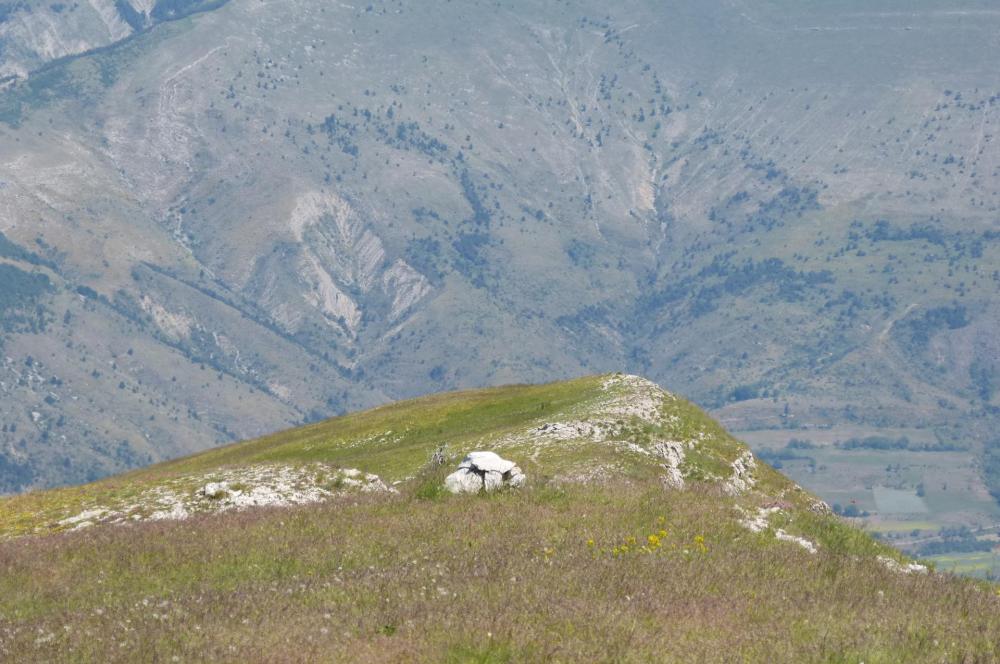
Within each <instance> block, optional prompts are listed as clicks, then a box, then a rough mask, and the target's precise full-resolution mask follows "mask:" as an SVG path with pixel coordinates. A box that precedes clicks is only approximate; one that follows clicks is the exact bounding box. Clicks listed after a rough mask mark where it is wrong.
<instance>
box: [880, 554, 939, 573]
mask: <svg viewBox="0 0 1000 664" xmlns="http://www.w3.org/2000/svg"><path fill="white" fill-rule="evenodd" d="M878 561H879V562H880V563H882V564H883V565H885V567H886V569H888V570H889V571H892V572H899V573H900V574H926V573H927V572H928V569H927V566H926V565H921V564H920V563H906V564H905V565H904V564H903V563H900V562H899V561H897V560H893V559H892V558H890V557H889V556H879V557H878Z"/></svg>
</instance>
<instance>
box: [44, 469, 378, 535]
mask: <svg viewBox="0 0 1000 664" xmlns="http://www.w3.org/2000/svg"><path fill="white" fill-rule="evenodd" d="M194 487H197V488H194ZM347 490H357V491H363V492H385V493H395V492H396V489H394V488H392V487H390V486H387V485H386V484H385V482H383V481H382V479H381V478H380V477H379V476H378V475H374V474H372V473H363V472H362V471H360V470H358V469H356V468H337V467H335V466H330V465H327V464H321V463H315V464H310V465H306V466H292V465H277V464H262V465H255V466H246V467H242V468H232V469H226V470H221V471H213V472H211V473H206V474H204V475H196V476H193V477H190V476H189V477H181V478H177V479H174V480H167V481H166V482H165V483H164V484H163V485H162V486H158V487H155V488H152V489H149V490H147V491H144V492H143V493H141V494H140V495H139V496H137V497H134V498H131V499H130V500H129V502H128V503H115V504H112V505H108V506H104V507H100V508H93V509H88V510H85V511H83V512H81V513H79V514H76V515H74V516H70V517H67V518H65V519H63V520H62V521H59V522H58V525H60V526H64V527H67V528H84V527H87V526H89V525H92V524H94V523H103V524H121V523H126V522H136V521H159V520H171V521H177V520H182V519H187V518H189V517H191V516H192V515H194V514H206V513H216V512H226V511H230V510H241V509H247V508H251V507H268V506H270V507H281V506H287V505H305V504H309V503H318V502H322V501H324V500H327V499H328V498H331V497H333V496H334V495H336V494H337V493H338V491H340V492H343V491H347Z"/></svg>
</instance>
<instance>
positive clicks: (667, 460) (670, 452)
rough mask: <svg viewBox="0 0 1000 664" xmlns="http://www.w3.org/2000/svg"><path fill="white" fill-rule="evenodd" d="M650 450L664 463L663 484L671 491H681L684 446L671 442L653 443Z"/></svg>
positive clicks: (682, 484)
mask: <svg viewBox="0 0 1000 664" xmlns="http://www.w3.org/2000/svg"><path fill="white" fill-rule="evenodd" d="M650 450H651V451H652V452H653V454H655V455H656V456H658V457H660V458H661V459H663V461H664V464H663V470H664V475H663V478H662V479H663V483H664V484H665V485H666V486H667V487H668V488H671V489H683V488H684V474H683V473H682V472H681V464H682V463H684V444H683V443H679V442H677V441H673V440H669V441H660V442H657V443H653V445H652V446H651V447H650Z"/></svg>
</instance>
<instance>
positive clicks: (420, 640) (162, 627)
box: [0, 374, 1000, 662]
mask: <svg viewBox="0 0 1000 664" xmlns="http://www.w3.org/2000/svg"><path fill="white" fill-rule="evenodd" d="M473 451H479V452H493V453H495V454H497V455H500V456H501V457H503V460H506V461H507V462H509V463H513V464H517V465H518V466H519V468H520V469H521V470H523V473H524V475H525V478H524V482H523V484H522V485H521V486H520V487H518V488H516V489H513V488H510V487H506V488H505V487H502V486H501V487H500V488H498V489H497V490H496V491H495V492H493V493H489V494H487V493H484V492H480V494H479V495H468V494H465V495H451V494H450V493H449V492H448V491H447V490H446V489H445V478H446V477H447V476H448V475H449V474H450V473H452V472H453V471H455V469H456V468H457V467H459V461H460V460H461V459H463V458H464V457H466V455H467V454H468V453H470V452H473ZM470 456H471V457H472V458H473V459H482V458H483V456H484V455H482V454H480V455H470ZM494 459H495V457H494ZM498 472H499V471H498ZM0 540H2V541H0V571H2V573H0V648H2V652H3V653H4V655H5V656H6V657H8V658H9V659H11V660H12V661H18V662H30V661H53V660H59V661H62V660H66V659H71V660H74V661H100V662H108V661H136V660H142V661H161V660H167V661H169V660H171V659H174V658H176V659H179V660H195V661H202V660H206V659H211V660H219V661H237V660H240V661H303V662H306V661H317V660H322V661H386V662H389V661H402V660H405V661H421V662H423V661H427V662H441V661H455V662H468V661H486V662H513V661H517V662H524V661H579V660H588V661H593V660H598V661H611V660H616V659H622V658H624V659H635V660H636V661H664V660H665V661H674V660H678V661H680V660H684V661H686V660H688V659H693V660H696V661H720V662H721V661H732V660H733V659H738V660H740V661H754V662H756V661H759V662H785V661H787V662H800V661H826V660H830V659H832V658H834V659H835V658H841V659H843V658H853V659H857V660H858V661H860V660H861V659H862V658H863V659H864V661H878V660H879V658H883V659H885V658H888V659H891V660H905V661H914V662H923V661H927V662H931V661H940V660H941V659H956V658H957V659H960V660H966V659H969V660H976V659H979V660H989V659H991V658H994V657H995V656H996V655H997V654H998V653H997V648H998V644H997V642H996V636H995V635H996V634H997V630H998V628H1000V625H998V617H1000V611H998V609H1000V597H998V596H997V594H996V592H995V590H996V588H995V587H994V586H991V585H990V584H987V583H984V582H977V581H972V580H968V579H958V578H955V577H953V576H950V575H947V574H942V573H938V572H935V571H933V570H931V569H929V568H928V567H926V566H924V565H922V564H920V563H916V562H911V561H909V560H907V559H905V558H904V557H902V556H901V555H900V554H899V553H898V552H897V551H895V550H893V549H891V548H889V547H887V546H885V545H883V544H880V543H878V542H876V541H875V540H874V539H872V538H871V537H870V536H869V535H868V534H866V533H864V532H863V531H861V530H860V529H856V528H853V527H851V526H849V525H847V524H845V523H843V522H842V521H841V520H839V519H838V518H837V517H836V516H834V515H833V514H831V513H830V511H829V508H828V507H827V506H826V505H825V504H823V503H822V502H820V501H819V500H817V499H816V498H815V497H814V496H812V495H810V494H809V493H808V492H806V491H804V490H803V489H802V488H801V487H799V486H797V485H796V484H794V483H793V482H791V481H790V480H788V479H787V478H785V477H784V476H782V475H781V474H779V473H777V472H776V471H775V470H773V469H772V468H770V467H769V466H767V465H766V464H764V463H762V462H760V461H759V460H757V459H756V458H755V456H754V455H753V454H752V453H751V452H750V450H749V449H748V448H746V447H745V446H744V445H742V444H740V443H739V442H738V441H736V440H735V439H734V438H733V437H732V436H730V435H729V434H728V433H726V432H725V430H724V429H722V427H721V426H719V425H718V424H717V423H715V422H714V421H713V420H711V418H709V417H708V416H707V415H706V414H705V413H704V412H702V411H700V410H699V409H698V408H696V407H694V406H693V405H692V404H690V403H688V402H686V401H684V400H683V399H681V398H679V397H677V396H675V395H673V394H670V393H667V392H664V391H663V390H661V389H660V388H659V387H658V386H656V385H655V384H653V383H651V382H649V381H647V380H644V379H642V378H639V377H637V376H626V375H622V374H614V375H602V376H591V377H586V378H581V379H575V380H571V381H565V382H557V383H549V384H546V385H520V386H509V387H501V388H492V389H486V390H475V391H467V392H457V393H445V394H436V395H431V396H426V397H422V398H419V399H415V400H411V401H405V402H399V403H393V404H389V405H385V406H382V407H380V408H376V409H373V410H369V411H365V412H359V413H352V414H350V415H347V416H345V417H341V418H337V419H333V420H329V421H325V422H320V423H315V424H311V425H309V426H305V427H301V428H297V429H292V430H289V431H285V432H282V433H278V434H274V435H271V436H268V437H265V438H261V439H258V440H253V441H248V442H245V443H239V444H235V445H229V446H225V447H221V448H218V449H214V450H210V451H207V452H204V453H201V454H197V455H194V456H190V457H186V458H183V459H178V460H175V461H173V462H168V463H165V464H160V465H157V466H153V467H150V468H146V469H143V470H139V471H134V472H132V473H128V474H125V475H121V476H117V477H113V478H109V479H106V480H103V481H101V482H97V483H94V484H89V485H85V486H79V487H71V488H64V489H54V490H49V491H38V492H32V493H28V494H24V495H20V496H14V497H9V498H6V499H2V500H0ZM913 625H919V629H916V628H914V627H913ZM123 643H124V644H125V645H124V646H123V645H122V644H123Z"/></svg>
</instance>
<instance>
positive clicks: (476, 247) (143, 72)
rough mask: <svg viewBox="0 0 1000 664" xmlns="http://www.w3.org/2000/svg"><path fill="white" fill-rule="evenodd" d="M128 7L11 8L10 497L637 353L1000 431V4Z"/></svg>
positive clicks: (5, 456)
mask: <svg viewBox="0 0 1000 664" xmlns="http://www.w3.org/2000/svg"><path fill="white" fill-rule="evenodd" d="M129 6H130V7H132V9H133V10H134V11H135V12H137V13H138V14H141V16H142V17H149V20H148V21H147V19H146V18H143V19H142V23H141V24H142V26H143V27H142V30H141V32H139V33H137V34H134V35H133V34H132V33H134V32H136V31H137V30H138V28H137V27H135V25H139V23H138V22H137V21H134V20H133V21H132V23H130V20H129V19H127V17H126V14H128V10H125V9H124V5H123V6H117V5H116V6H115V7H113V8H114V9H116V11H118V18H117V19H115V18H114V17H113V16H112V14H111V12H110V11H107V8H105V9H101V10H99V9H97V5H92V6H84V5H80V6H78V7H77V8H76V9H72V10H71V8H70V6H68V5H67V6H66V7H65V8H63V9H62V10H57V9H55V7H56V5H51V6H44V5H41V4H39V5H37V6H36V5H34V4H23V5H22V4H18V5H17V6H16V7H15V6H13V5H11V6H10V7H11V9H8V10H5V12H4V14H3V23H0V30H4V32H2V33H0V34H2V35H3V36H2V37H0V40H2V44H3V46H2V49H3V53H4V54H6V55H4V56H3V58H0V61H3V62H4V65H3V66H5V67H7V70H9V71H12V72H14V73H16V74H17V75H18V76H22V75H23V74H24V73H25V72H31V71H35V72H36V73H35V74H31V75H28V76H27V77H26V78H23V79H22V80H16V81H13V80H12V81H11V82H9V83H8V84H7V87H6V89H5V91H4V92H2V94H0V121H2V124H0V232H2V233H3V240H0V254H2V258H0V261H2V263H3V266H4V270H5V271H6V272H5V274H6V275H8V276H7V277H5V278H4V279H3V280H2V282H0V293H2V294H3V295H2V298H0V302H2V306H3V309H2V313H0V316H2V326H3V329H4V335H3V342H2V344H3V358H2V361H3V367H2V372H3V373H2V376H0V393H2V398H0V422H2V433H0V436H2V442H3V445H2V447H0V487H2V488H3V489H4V490H7V491H17V490H22V489H25V488H29V487H36V486H53V485H56V484H60V483H65V482H78V481H85V480H89V479H94V478H97V477H99V476H102V475H105V474H107V473H112V472H117V471H120V470H124V469H127V468H131V467H135V466H138V465H142V464H145V463H148V462H151V461H155V460H160V459H165V458H169V457H172V456H176V455H179V454H184V453H189V452H193V451H196V450H200V449H204V448H206V447H208V446H210V445H212V444H215V443H218V442H222V441H226V440H232V439H237V438H246V437H250V436H255V435H259V434H262V433H265V432H267V431H273V430H277V429H279V428H281V427H285V426H289V425H292V424H295V423H301V422H305V421H312V420H315V419H318V418H321V417H324V416H328V415H332V414H337V413H342V412H345V411H346V410H350V409H355V408H358V407H362V406H370V405H375V404H378V403H382V402H385V401H388V400H391V399H397V398H403V397H408V396H412V395H415V394H420V393H424V392H427V391H430V390H436V389H445V388H459V387H470V386H483V385H490V384H498V383H509V382H515V381H540V380H548V379H552V378H558V377H568V376H573V375H580V374H585V373H592V372H595V371H609V370H617V369H620V368H624V369H627V370H629V371H633V372H637V373H643V374H645V375H649V376H651V377H653V378H654V379H656V380H661V381H664V382H668V383H670V384H671V385H675V386H677V388H678V389H680V390H682V391H683V392H685V393H686V394H689V395H691V397H692V398H693V399H694V400H695V401H697V402H698V403H700V404H702V405H704V406H706V407H708V408H709V409H710V410H711V411H712V412H713V413H714V414H715V415H716V416H718V417H719V418H720V419H721V420H722V421H723V422H724V423H725V425H726V426H727V427H729V428H731V429H734V430H739V431H748V430H754V429H757V430H759V429H774V430H776V431H777V430H786V431H787V430H795V431H798V430H801V429H803V428H806V429H816V428H823V429H826V428H830V429H831V430H833V431H841V430H842V431H843V435H842V436H841V437H842V438H843V439H848V438H851V437H852V436H854V435H855V434H856V431H855V430H856V429H857V428H858V427H863V428H866V429H868V430H882V429H893V428H898V427H910V428H916V429H920V430H923V431H926V432H927V435H928V436H933V437H937V438H940V439H942V440H945V441H947V442H949V443H950V442H958V443H961V444H962V445H965V446H966V447H968V449H969V454H970V456H971V455H978V454H979V453H980V451H981V450H982V449H983V445H984V444H986V443H988V442H989V440H990V435H991V432H992V431H993V430H995V425H996V424H997V407H998V405H1000V396H998V393H997V392H998V390H997V386H998V385H1000V379H998V373H997V367H998V364H1000V341H998V337H997V335H996V334H995V330H996V327H997V323H998V316H1000V307H998V306H997V304H998V292H1000V273H998V272H997V270H996V265H998V264H1000V255H998V253H1000V244H998V242H997V237H998V236H997V233H998V232H1000V226H998V216H997V196H998V191H1000V187H998V170H997V169H998V164H1000V153H998V150H997V144H996V137H995V129H994V128H995V127H996V124H997V122H998V121H1000V116H998V112H1000V104H998V99H1000V72H998V70H997V69H996V67H995V66H994V64H993V63H994V62H995V61H996V60H997V57H992V56H997V55H1000V53H998V47H997V44H996V42H995V39H994V36H995V33H996V28H997V27H998V23H1000V12H998V11H997V10H996V9H994V8H993V7H992V5H991V4H990V3H987V2H965V1H960V0H949V1H943V0H942V1H937V2H924V3H920V4H919V5H918V6H916V7H914V8H911V9H908V10H907V11H900V10H899V9H898V7H897V3H891V2H875V3H873V2H870V1H869V2H860V1H858V2H847V3H837V4H836V6H833V5H830V6H826V5H823V6H820V5H817V4H815V3H813V4H811V5H809V6H808V7H805V6H803V5H802V4H801V3H792V2H784V1H779V0H773V1H769V2H755V3H745V2H741V1H737V0H733V1H730V2H720V3H703V2H669V3H660V2H625V3H616V4H615V5H614V6H609V5H608V4H607V3H592V2H591V3H588V2H584V3H572V4H562V3H549V2H516V3H513V4H510V3H507V4H503V3H501V4H496V3H485V2H463V3H460V4H456V3H449V2H437V1H433V2H419V3H409V2H375V3H370V4H361V5H357V6H351V5H349V4H344V3H340V4H330V3H321V2H310V1H296V2H286V3H260V2H250V1H247V0H234V1H233V2H230V3H227V4H225V5H224V6H218V7H214V6H210V5H200V4H199V5H184V6H183V7H180V6H179V7H180V9H178V12H179V13H178V14H177V15H179V14H183V13H186V12H188V11H189V10H192V9H205V10H206V11H200V12H197V13H194V14H191V15H189V16H186V17H183V18H180V19H178V20H171V21H165V22H162V23H159V24H156V25H153V26H152V27H151V28H150V29H147V27H148V26H149V25H152V24H153V23H155V22H156V21H155V20H153V19H155V18H156V16H157V15H158V14H157V12H158V11H160V14H159V15H162V16H168V14H169V11H168V9H167V7H168V5H162V4H156V5H152V6H150V7H145V6H143V7H138V6H135V5H129ZM109 7H111V6H110V5H109ZM160 7H163V8H164V9H163V10H162V11H161V10H159V9H158V8H160ZM91 12H95V13H94V14H93V15H94V16H97V15H99V14H100V15H105V16H108V17H111V18H109V20H108V22H105V24H104V25H105V26H107V25H110V24H112V23H113V24H114V25H119V24H120V26H119V29H118V32H114V34H112V32H113V31H111V30H110V29H105V30H104V32H103V33H102V32H101V31H100V30H95V31H93V32H89V31H88V30H89V28H87V29H85V28H84V27H83V20H82V17H84V16H85V15H86V16H90V15H91ZM101 12H103V14H102V13H101ZM72 17H79V20H78V19H77V18H72ZM170 17H176V15H170ZM43 19H44V20H45V21H47V23H46V24H47V25H48V24H51V25H52V26H54V27H53V28H52V29H53V30H55V31H56V32H58V34H59V35H71V34H72V35H83V36H80V37H79V38H77V37H73V39H74V40H76V41H74V42H73V43H74V44H76V43H78V44H79V47H77V46H73V47H72V48H70V47H69V46H66V44H68V43H69V42H70V41H71V40H70V39H69V37H66V38H65V39H63V38H60V40H59V41H58V43H59V44H62V45H61V46H59V48H56V47H55V46H52V47H51V48H49V47H48V46H46V45H47V44H56V43H57V42H56V41H54V40H53V39H54V38H53V39H50V38H49V37H47V36H46V35H48V34H50V33H48V32H44V31H34V32H32V31H26V32H25V31H21V32H18V31H17V30H15V27H16V26H19V25H23V24H25V22H26V21H27V22H30V21H31V20H36V21H42V20H43ZM112 19H113V20H112ZM133 23H135V25H133ZM95 25H96V24H95ZM122 26H124V27H122ZM85 33H86V34H85ZM115 40H119V41H117V42H115ZM112 42H115V43H114V45H112ZM105 46H108V47H105ZM72 53H80V55H78V56H75V57H61V56H69V55H71V54H72ZM13 54H17V55H16V56H15V55H13ZM31 54H34V55H31ZM53 58H56V59H53ZM901 454H903V453H901ZM986 479H987V481H989V478H986ZM998 482H1000V480H998ZM979 490H980V489H977V491H979ZM985 490H986V489H985V488H983V489H982V490H981V491H985Z"/></svg>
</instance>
